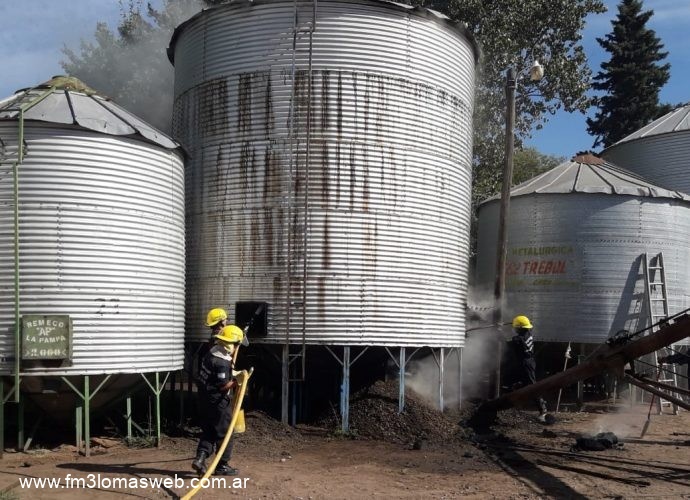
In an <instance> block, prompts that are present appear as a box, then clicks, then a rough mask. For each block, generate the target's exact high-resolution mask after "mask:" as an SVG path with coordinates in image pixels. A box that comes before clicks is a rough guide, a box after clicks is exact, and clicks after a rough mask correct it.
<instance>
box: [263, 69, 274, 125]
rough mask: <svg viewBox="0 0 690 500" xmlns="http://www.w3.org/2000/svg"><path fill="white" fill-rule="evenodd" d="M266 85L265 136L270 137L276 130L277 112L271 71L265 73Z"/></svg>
mask: <svg viewBox="0 0 690 500" xmlns="http://www.w3.org/2000/svg"><path fill="white" fill-rule="evenodd" d="M264 78H265V80H266V87H265V88H264V137H265V138H266V139H270V137H271V133H272V132H273V130H275V127H276V124H275V114H274V112H273V92H272V89H271V72H270V71H267V72H265V74H264Z"/></svg>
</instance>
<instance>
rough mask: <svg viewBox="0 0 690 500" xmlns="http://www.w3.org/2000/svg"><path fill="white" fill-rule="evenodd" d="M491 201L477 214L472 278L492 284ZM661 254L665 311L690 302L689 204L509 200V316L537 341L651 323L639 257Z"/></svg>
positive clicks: (582, 337)
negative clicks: (523, 319)
mask: <svg viewBox="0 0 690 500" xmlns="http://www.w3.org/2000/svg"><path fill="white" fill-rule="evenodd" d="M498 211H499V203H498V201H493V202H489V203H487V204H485V205H483V206H482V207H481V208H480V211H479V233H478V243H477V282H478V283H479V284H484V285H486V286H487V288H488V290H489V291H491V290H493V288H491V287H492V285H493V280H494V276H495V269H496V267H495V266H496V240H497V230H498V229H497V228H498V226H497V225H498ZM644 252H647V253H648V254H649V256H650V257H651V256H652V255H656V254H657V253H659V252H663V255H664V263H665V268H666V279H667V288H668V298H669V301H668V302H669V312H670V313H671V314H674V313H677V312H679V311H682V310H684V309H686V308H688V307H690V288H688V283H690V206H689V205H688V204H687V203H686V202H683V201H678V200H670V199H664V198H646V197H639V198H638V197H633V196H618V195H597V194H564V195H546V194H545V195H527V196H520V197H515V198H512V199H511V205H510V218H509V225H508V259H507V267H506V272H507V277H506V302H505V303H506V308H507V310H506V312H507V317H512V316H513V315H516V314H526V315H527V316H529V318H530V319H531V320H532V322H533V323H534V325H535V330H534V332H535V336H536V338H537V339H538V340H543V341H560V342H569V341H572V342H585V343H600V342H603V341H604V340H605V339H606V338H608V337H609V336H610V335H612V334H614V333H616V332H617V331H618V330H621V329H628V330H630V331H636V330H638V329H639V328H643V327H644V326H646V325H647V324H648V320H647V318H648V316H647V310H646V305H645V303H644V300H643V299H644V275H643V270H642V269H643V268H642V260H641V258H640V256H641V254H642V253H644Z"/></svg>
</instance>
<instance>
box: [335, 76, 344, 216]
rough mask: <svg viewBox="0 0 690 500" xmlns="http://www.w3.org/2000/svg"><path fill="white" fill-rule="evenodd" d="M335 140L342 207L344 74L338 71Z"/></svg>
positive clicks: (337, 188) (337, 196)
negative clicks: (341, 170) (341, 147)
mask: <svg viewBox="0 0 690 500" xmlns="http://www.w3.org/2000/svg"><path fill="white" fill-rule="evenodd" d="M336 95H337V97H336V139H335V203H336V206H338V205H340V145H341V144H342V142H343V73H342V72H341V71H338V89H337V94H336Z"/></svg>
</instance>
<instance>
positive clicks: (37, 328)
mask: <svg viewBox="0 0 690 500" xmlns="http://www.w3.org/2000/svg"><path fill="white" fill-rule="evenodd" d="M71 345H72V320H71V319H70V317H69V316H47V315H40V314H28V315H25V316H22V359H26V360H33V359H38V360H43V359H70V358H71V357H72V351H71Z"/></svg>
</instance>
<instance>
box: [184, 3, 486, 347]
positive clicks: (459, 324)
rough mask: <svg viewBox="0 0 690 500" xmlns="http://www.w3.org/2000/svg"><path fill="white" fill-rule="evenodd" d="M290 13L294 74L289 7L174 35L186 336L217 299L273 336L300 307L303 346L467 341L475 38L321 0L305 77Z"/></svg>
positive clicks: (383, 9)
mask: <svg viewBox="0 0 690 500" xmlns="http://www.w3.org/2000/svg"><path fill="white" fill-rule="evenodd" d="M299 6H300V8H299V12H298V22H297V31H298V35H297V42H296V51H294V54H295V64H294V70H293V50H292V42H293V35H292V34H293V23H294V12H293V2H291V1H286V2H267V3H259V2H257V3H256V4H255V5H253V6H249V5H248V4H240V5H234V6H233V5H231V6H225V7H221V8H217V9H212V10H210V11H207V12H205V13H203V14H202V15H200V16H197V17H196V18H195V19H193V20H191V21H189V22H188V23H187V24H186V25H183V26H182V28H178V33H176V38H174V39H173V44H174V63H175V80H176V82H175V87H176V92H175V95H176V101H175V116H174V135H175V137H176V138H178V139H179V140H180V141H181V142H182V143H183V145H184V146H185V148H186V149H187V151H188V152H189V153H190V157H191V159H190V161H189V162H188V168H187V185H188V192H187V195H188V196H187V212H188V219H187V231H188V233H187V235H188V248H187V251H188V253H187V255H188V268H187V273H188V274H187V276H188V285H189V286H188V290H187V304H188V315H187V335H188V338H196V339H197V340H199V339H203V338H206V337H207V332H206V331H205V330H206V329H205V327H203V319H204V317H205V314H206V311H207V310H208V309H209V308H210V307H214V306H224V307H229V308H230V309H231V311H232V308H233V307H234V304H235V302H236V301H238V300H258V301H267V302H269V303H270V306H271V317H270V333H269V337H268V338H267V339H265V341H268V342H276V341H284V339H285V336H286V332H287V331H288V324H289V335H290V339H291V341H292V342H300V341H301V339H302V328H303V322H302V314H303V304H305V306H304V308H305V311H304V314H305V318H306V321H305V322H304V330H305V333H306V341H307V342H308V343H324V344H361V345H365V344H374V345H376V344H382V345H430V346H460V345H462V343H463V341H464V309H465V300H466V287H467V262H468V246H469V245H468V240H469V225H470V218H469V216H470V188H471V137H472V131H471V119H472V107H473V93H474V90H473V82H474V50H475V48H474V46H473V45H472V43H471V42H470V41H468V40H467V39H466V38H465V37H464V36H462V35H461V33H460V32H459V31H458V30H457V29H455V28H453V27H452V26H450V25H449V24H447V23H445V22H441V21H439V20H438V19H435V18H434V17H433V16H429V17H427V16H423V15H420V14H419V13H418V12H417V13H415V12H413V11H409V10H407V9H405V8H403V7H400V6H395V5H393V4H386V3H384V2H373V1H359V2H339V1H319V2H318V14H317V20H316V30H315V33H314V38H313V50H312V64H313V67H312V76H311V79H310V77H309V71H308V61H309V35H308V31H309V27H310V25H311V21H312V9H311V2H299ZM293 74H294V78H293ZM310 80H311V84H310ZM293 83H294V84H293ZM293 94H294V95H293ZM291 102H294V120H293V119H292V117H291V115H290V109H291ZM310 102H311V116H310V117H309V116H308V115H309V106H310V105H309V103H310ZM309 120H310V126H309V127H308V125H307V123H308V121H309ZM308 130H309V137H307V131H308ZM291 131H292V132H291ZM307 142H309V144H307ZM307 156H308V159H307ZM307 184H308V188H307ZM305 213H306V214H308V218H307V223H306V228H305ZM305 231H306V238H305V237H304V234H305ZM305 242H306V249H305ZM305 259H306V273H305ZM305 276H306V281H305ZM304 299H306V301H304V303H303V300H304ZM288 304H290V306H289V307H288ZM288 316H289V320H288ZM420 329H421V330H423V332H424V333H423V335H420Z"/></svg>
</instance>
